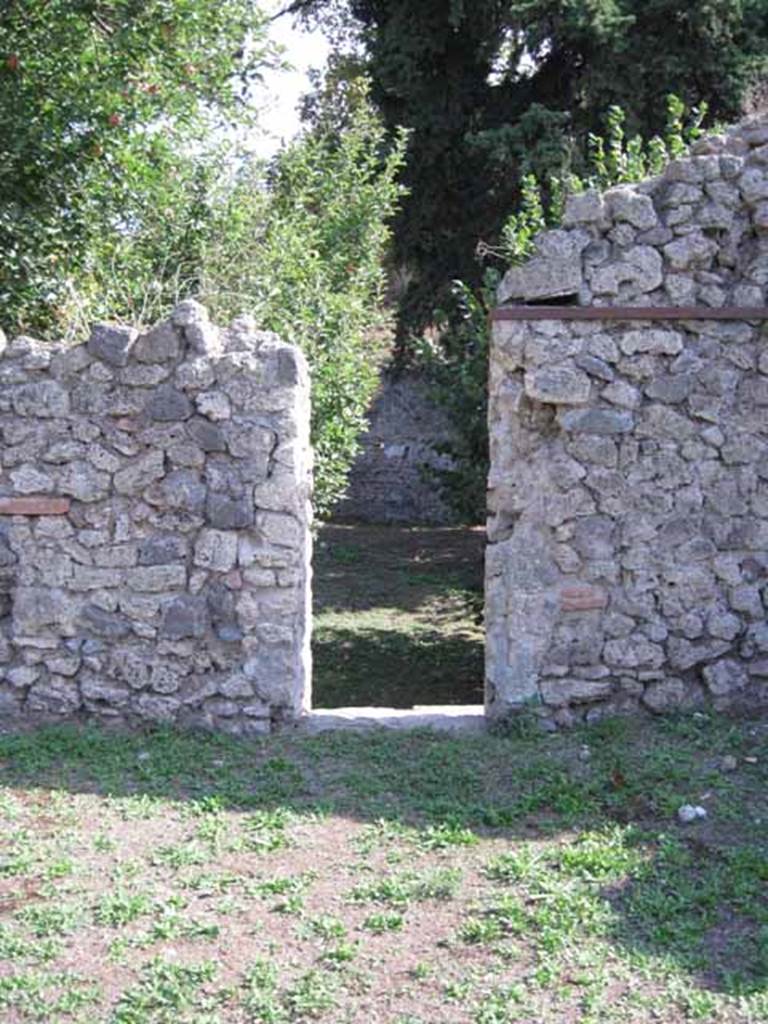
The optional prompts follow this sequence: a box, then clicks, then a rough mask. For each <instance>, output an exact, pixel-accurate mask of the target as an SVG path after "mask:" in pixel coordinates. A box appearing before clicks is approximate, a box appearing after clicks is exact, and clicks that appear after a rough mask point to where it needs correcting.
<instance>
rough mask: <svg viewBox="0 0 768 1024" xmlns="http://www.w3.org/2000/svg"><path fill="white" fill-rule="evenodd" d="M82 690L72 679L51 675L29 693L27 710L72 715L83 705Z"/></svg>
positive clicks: (43, 713)
mask: <svg viewBox="0 0 768 1024" xmlns="http://www.w3.org/2000/svg"><path fill="white" fill-rule="evenodd" d="M81 703H82V701H81V698H80V691H79V689H78V688H77V687H76V686H75V684H74V682H73V681H72V680H70V679H62V678H61V677H59V676H51V677H50V678H49V679H48V681H47V682H40V683H36V684H35V685H34V686H33V687H32V688H31V689H30V691H29V693H28V694H27V701H26V711H27V712H31V713H33V714H35V713H37V714H42V715H61V716H65V715H72V714H74V713H75V712H76V711H78V710H79V709H80V706H81Z"/></svg>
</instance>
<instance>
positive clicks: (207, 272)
mask: <svg viewBox="0 0 768 1024" xmlns="http://www.w3.org/2000/svg"><path fill="white" fill-rule="evenodd" d="M324 95H325V102H324V103H321V104H320V105H319V106H318V107H316V109H315V116H314V124H313V127H312V128H311V129H309V130H306V131H305V132H304V133H303V135H301V136H300V137H299V138H297V139H296V140H295V141H294V142H293V143H291V144H290V145H289V146H288V147H286V149H284V150H283V151H282V152H281V153H280V154H278V156H277V158H276V160H275V163H274V166H273V167H272V169H271V172H270V174H269V178H268V180H267V182H264V180H263V178H262V177H261V170H260V168H259V167H258V166H256V167H250V166H249V165H244V166H243V167H242V169H241V172H240V178H239V181H238V182H237V184H236V186H235V188H234V189H233V190H231V192H230V193H229V194H228V195H227V196H226V201H225V202H224V203H223V204H222V205H220V207H219V210H218V220H217V222H216V224H215V225H214V229H213V230H212V231H211V232H210V235H209V239H208V242H207V244H206V248H205V251H204V254H203V260H202V272H201V281H200V294H201V298H202V300H203V301H204V302H205V303H206V304H207V305H208V306H209V307H210V308H211V310H212V311H213V312H214V314H215V315H217V316H218V317H219V318H220V319H225V318H226V317H227V316H230V315H232V314H234V313H240V312H249V313H251V314H253V316H254V318H255V320H256V322H257V323H258V324H259V326H260V327H263V328H266V329H269V330H274V331H276V332H277V333H278V334H279V335H280V337H281V338H283V339H284V340H286V341H290V342H293V343H295V344H297V345H299V346H300V348H301V349H302V350H303V351H304V353H305V354H306V356H307V358H308V361H309V365H310V370H311V375H312V443H313V446H314V450H315V497H314V506H315V510H316V512H317V513H318V514H319V515H321V516H323V515H325V514H327V513H329V512H330V511H331V509H332V508H333V506H334V504H335V503H336V502H337V501H338V500H339V498H340V497H341V496H342V494H343V492H344V488H345V486H346V480H347V473H348V470H349V467H350V465H351V463H352V461H353V459H354V456H355V455H356V453H357V451H358V448H359V442H358V438H359V436H360V434H361V433H362V431H363V430H364V428H365V416H366V412H367V409H368V405H369V402H370V399H371V396H372V393H373V391H374V388H375V386H376V383H377V373H376V370H377V368H378V365H379V364H380V363H381V362H382V360H383V358H384V356H385V354H386V351H387V343H388V342H389V341H390V332H389V330H388V327H389V324H388V317H387V315H386V314H385V312H384V309H383V301H382V300H383V290H384V283H385V281H384V269H383V267H384V257H385V254H386V250H387V247H388V243H389V240H390V228H389V223H390V221H391V219H392V216H393V215H394V213H395V210H396V208H397V203H398V199H399V196H400V194H401V189H400V186H399V185H398V181H397V179H398V175H399V172H400V169H401V166H402V160H403V151H404V146H405V143H404V139H403V138H402V137H396V138H395V140H394V143H393V144H391V145H387V143H386V139H385V131H384V128H383V125H382V124H381V121H380V119H379V118H378V117H377V116H376V114H375V112H374V111H373V110H372V108H371V105H370V102H369V100H368V86H367V83H366V82H365V81H364V80H360V79H358V80H350V79H346V80H345V85H344V89H343V90H342V93H341V94H340V95H339V94H337V93H336V92H335V91H334V90H333V88H331V87H330V86H328V89H327V91H326V92H325V93H324Z"/></svg>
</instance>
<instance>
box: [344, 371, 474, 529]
mask: <svg viewBox="0 0 768 1024" xmlns="http://www.w3.org/2000/svg"><path fill="white" fill-rule="evenodd" d="M453 438H454V431H453V430H452V428H451V424H450V422H449V419H448V415H447V413H446V412H445V410H444V409H441V408H440V406H438V405H437V403H436V402H435V399H434V398H432V396H431V395H430V393H429V385H428V384H427V382H426V381H425V380H424V379H423V378H421V377H419V376H418V375H416V374H413V373H398V374H392V373H384V374H382V378H381V385H380V387H379V390H378V392H377V393H376V397H375V398H374V401H373V404H372V406H371V410H370V413H369V427H368V430H367V431H366V432H365V434H364V435H363V436H362V438H361V439H360V441H361V445H362V451H361V452H360V455H359V456H358V457H357V459H356V460H355V463H354V465H353V466H352V471H351V473H350V477H349V487H348V489H347V496H346V498H345V499H344V501H342V502H341V504H340V505H339V507H338V509H337V510H336V515H337V516H338V517H340V518H348V519H354V520H356V521H359V522H366V523H430V524H433V525H439V526H450V525H453V524H455V523H456V521H457V518H456V514H455V512H453V510H452V509H450V508H449V507H448V505H447V504H446V502H445V501H444V500H443V499H442V497H441V495H440V488H439V486H438V483H437V481H436V479H435V477H434V476H433V475H432V473H433V472H434V471H436V470H440V469H449V468H450V467H451V465H452V460H451V457H450V456H449V455H448V454H446V453H445V452H442V451H440V450H439V449H440V447H441V445H446V444H448V443H449V442H450V441H451V440H453Z"/></svg>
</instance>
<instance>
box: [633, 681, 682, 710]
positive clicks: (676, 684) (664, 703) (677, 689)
mask: <svg viewBox="0 0 768 1024" xmlns="http://www.w3.org/2000/svg"><path fill="white" fill-rule="evenodd" d="M641 699H642V702H643V704H644V705H645V706H646V707H647V708H648V709H649V710H650V711H653V712H654V713H655V714H664V713H665V712H669V711H676V710H677V709H678V708H680V707H682V706H683V704H684V703H685V701H686V686H685V683H684V682H683V680H682V679H677V678H675V677H674V676H673V677H672V678H670V679H663V680H659V681H658V682H652V683H649V685H648V686H646V687H645V690H644V691H643V696H642V698H641Z"/></svg>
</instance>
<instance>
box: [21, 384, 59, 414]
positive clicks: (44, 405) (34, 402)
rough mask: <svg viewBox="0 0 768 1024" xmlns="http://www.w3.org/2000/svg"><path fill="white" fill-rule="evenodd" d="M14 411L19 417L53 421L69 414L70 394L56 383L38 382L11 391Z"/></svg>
mask: <svg viewBox="0 0 768 1024" xmlns="http://www.w3.org/2000/svg"><path fill="white" fill-rule="evenodd" d="M11 402H12V404H13V411H14V412H15V413H16V415H17V416H32V417H35V418H36V419H53V418H55V417H59V416H66V415H67V414H68V413H69V394H68V393H67V391H66V390H65V389H64V388H63V387H62V385H61V384H59V383H58V382H56V381H53V380H48V381H37V382H36V383H34V384H23V385H21V386H20V387H17V388H13V389H12V390H11Z"/></svg>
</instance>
